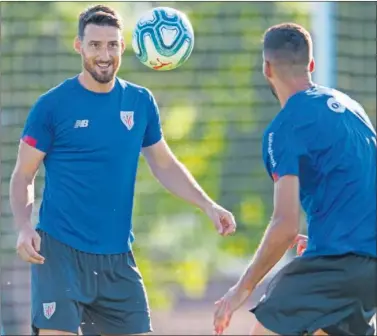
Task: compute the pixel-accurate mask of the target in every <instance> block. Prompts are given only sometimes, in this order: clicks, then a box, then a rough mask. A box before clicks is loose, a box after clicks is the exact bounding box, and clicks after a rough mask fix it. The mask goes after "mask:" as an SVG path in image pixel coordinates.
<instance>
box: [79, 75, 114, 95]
mask: <svg viewBox="0 0 377 336" xmlns="http://www.w3.org/2000/svg"><path fill="white" fill-rule="evenodd" d="M79 82H80V84H81V85H82V86H83V87H84V88H85V89H87V90H89V91H93V92H96V93H108V92H110V91H111V90H112V89H113V88H114V85H115V78H114V79H112V80H111V81H110V82H108V83H99V82H97V81H96V80H95V79H94V78H93V77H92V75H91V74H90V73H89V72H87V71H86V70H84V71H83V72H81V73H80V75H79Z"/></svg>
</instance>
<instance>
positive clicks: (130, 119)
mask: <svg viewBox="0 0 377 336" xmlns="http://www.w3.org/2000/svg"><path fill="white" fill-rule="evenodd" d="M120 119H121V120H122V122H123V124H124V125H125V126H126V127H127V129H128V130H130V129H131V128H132V127H134V124H135V121H134V111H120Z"/></svg>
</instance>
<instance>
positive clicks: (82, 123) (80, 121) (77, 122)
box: [74, 119, 89, 128]
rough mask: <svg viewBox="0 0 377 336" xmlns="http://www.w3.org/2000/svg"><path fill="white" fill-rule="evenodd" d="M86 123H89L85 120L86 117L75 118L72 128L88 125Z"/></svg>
mask: <svg viewBox="0 0 377 336" xmlns="http://www.w3.org/2000/svg"><path fill="white" fill-rule="evenodd" d="M88 125H89V120H87V119H84V120H76V123H75V126H74V128H82V127H88Z"/></svg>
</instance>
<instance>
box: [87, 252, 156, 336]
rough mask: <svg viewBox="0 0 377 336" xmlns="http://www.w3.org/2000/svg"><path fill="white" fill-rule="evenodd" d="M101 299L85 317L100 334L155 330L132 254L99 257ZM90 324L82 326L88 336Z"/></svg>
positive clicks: (89, 308)
mask: <svg viewBox="0 0 377 336" xmlns="http://www.w3.org/2000/svg"><path fill="white" fill-rule="evenodd" d="M97 258H98V263H97V264H98V267H100V268H98V291H99V292H98V298H97V300H96V301H95V303H94V304H92V305H90V306H85V317H86V319H87V320H90V321H91V323H90V325H93V324H92V323H94V326H95V328H96V330H97V332H98V333H99V334H101V335H143V334H147V333H149V332H151V331H152V327H151V321H150V312H149V305H148V299H147V294H146V291H145V288H144V284H143V281H142V277H141V274H140V272H139V270H138V268H137V266H136V263H135V260H134V257H133V254H132V252H129V253H124V254H119V255H111V256H97ZM86 325H87V323H85V325H84V326H83V332H84V334H86V333H87V332H86V330H85V329H86V327H85V326H86Z"/></svg>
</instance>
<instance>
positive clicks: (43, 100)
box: [37, 77, 75, 106]
mask: <svg viewBox="0 0 377 336" xmlns="http://www.w3.org/2000/svg"><path fill="white" fill-rule="evenodd" d="M74 89H75V77H73V78H68V79H66V80H65V81H63V82H61V83H60V84H58V85H56V86H54V87H52V88H51V89H49V90H48V91H46V92H44V93H42V94H41V95H40V96H39V97H38V99H37V104H41V105H49V106H51V105H55V106H58V103H59V101H61V99H62V98H67V96H70V97H71V95H70V94H71V92H72V91H73V90H74Z"/></svg>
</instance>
